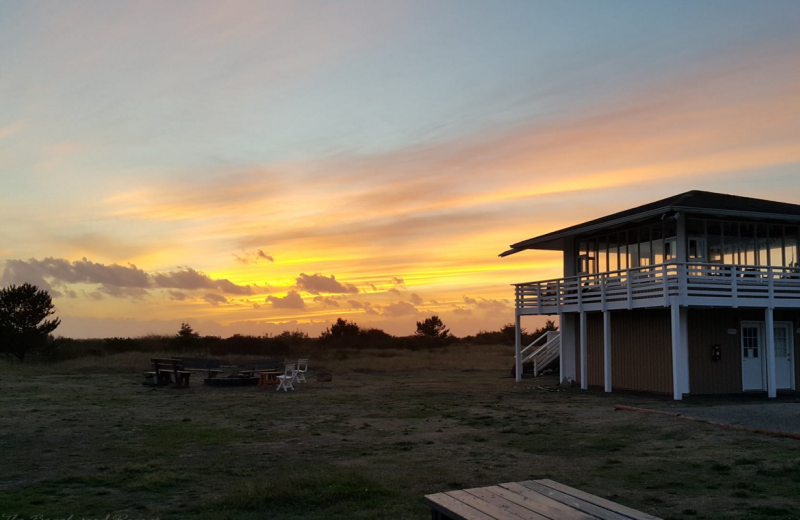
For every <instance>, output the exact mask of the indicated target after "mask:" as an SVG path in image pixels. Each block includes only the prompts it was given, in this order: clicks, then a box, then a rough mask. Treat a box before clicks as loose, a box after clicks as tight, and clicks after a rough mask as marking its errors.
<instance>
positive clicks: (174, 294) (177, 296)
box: [167, 290, 187, 302]
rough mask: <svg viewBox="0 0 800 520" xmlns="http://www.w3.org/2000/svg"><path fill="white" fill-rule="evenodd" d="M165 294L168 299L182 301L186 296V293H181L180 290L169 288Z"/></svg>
mask: <svg viewBox="0 0 800 520" xmlns="http://www.w3.org/2000/svg"><path fill="white" fill-rule="evenodd" d="M167 294H168V295H169V299H170V300H175V301H179V302H182V301H184V300H185V299H186V298H187V296H186V294H185V293H182V292H180V291H172V290H170V291H167Z"/></svg>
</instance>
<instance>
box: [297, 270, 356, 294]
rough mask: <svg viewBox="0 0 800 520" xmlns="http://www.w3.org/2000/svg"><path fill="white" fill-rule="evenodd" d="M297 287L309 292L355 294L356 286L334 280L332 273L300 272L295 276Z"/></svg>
mask: <svg viewBox="0 0 800 520" xmlns="http://www.w3.org/2000/svg"><path fill="white" fill-rule="evenodd" d="M297 288H298V289H301V290H303V291H305V292H307V293H310V294H320V293H337V294H356V293H358V287H356V286H355V285H353V284H350V283H342V282H339V281H338V280H336V277H335V276H334V275H330V277H328V276H324V275H321V274H312V275H310V276H309V275H307V274H305V273H300V276H298V277H297Z"/></svg>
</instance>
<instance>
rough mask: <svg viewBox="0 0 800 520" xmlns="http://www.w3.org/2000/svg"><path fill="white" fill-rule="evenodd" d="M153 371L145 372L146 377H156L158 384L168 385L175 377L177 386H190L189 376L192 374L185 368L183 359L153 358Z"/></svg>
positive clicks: (151, 361) (151, 360)
mask: <svg viewBox="0 0 800 520" xmlns="http://www.w3.org/2000/svg"><path fill="white" fill-rule="evenodd" d="M150 363H152V364H153V370H154V371H153V372H145V377H149V376H150V377H154V378H155V380H156V385H158V386H167V385H169V384H170V383H172V381H173V378H174V381H175V387H177V388H186V387H188V386H189V376H191V375H192V373H191V372H189V371H188V370H184V366H183V361H181V360H180V359H164V358H151V359H150Z"/></svg>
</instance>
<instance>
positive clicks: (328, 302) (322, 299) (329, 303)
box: [314, 296, 339, 307]
mask: <svg viewBox="0 0 800 520" xmlns="http://www.w3.org/2000/svg"><path fill="white" fill-rule="evenodd" d="M314 301H315V302H316V303H321V304H322V305H323V306H324V307H338V306H339V302H337V301H336V300H334V299H333V298H330V297H328V296H315V297H314Z"/></svg>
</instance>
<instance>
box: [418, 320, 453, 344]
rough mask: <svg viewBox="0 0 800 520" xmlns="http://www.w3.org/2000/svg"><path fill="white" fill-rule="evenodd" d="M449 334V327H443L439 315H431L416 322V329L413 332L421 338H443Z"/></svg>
mask: <svg viewBox="0 0 800 520" xmlns="http://www.w3.org/2000/svg"><path fill="white" fill-rule="evenodd" d="M448 334H450V329H447V328H445V326H444V323H442V320H440V319H439V316H436V315H434V316H431V317H430V318H428V319H426V320H425V321H418V322H417V331H416V332H415V333H414V335H415V336H417V337H422V338H439V339H445V338H446V337H447V335H448Z"/></svg>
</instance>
